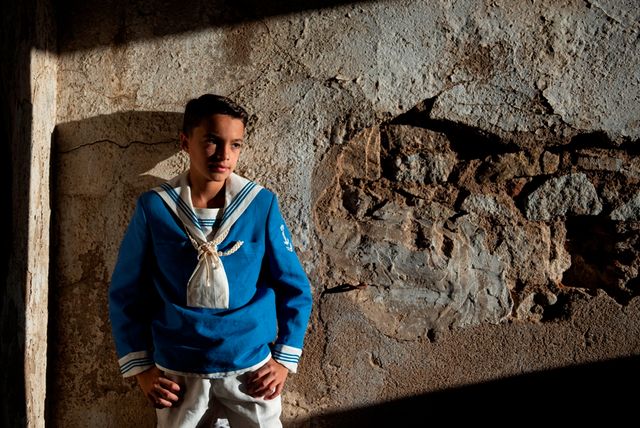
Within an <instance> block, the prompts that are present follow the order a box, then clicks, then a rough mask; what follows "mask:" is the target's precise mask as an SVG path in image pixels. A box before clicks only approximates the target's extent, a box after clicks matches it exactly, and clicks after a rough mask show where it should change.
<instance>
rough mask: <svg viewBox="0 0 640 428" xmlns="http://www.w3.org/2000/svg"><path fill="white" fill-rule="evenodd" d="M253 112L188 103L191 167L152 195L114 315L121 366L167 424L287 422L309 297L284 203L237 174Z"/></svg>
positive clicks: (118, 279) (146, 198)
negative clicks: (283, 397)
mask: <svg viewBox="0 0 640 428" xmlns="http://www.w3.org/2000/svg"><path fill="white" fill-rule="evenodd" d="M247 118H248V116H247V113H246V111H245V110H244V109H243V108H242V107H241V106H239V105H237V104H236V103H234V102H233V101H231V100H229V99H228V98H225V97H221V96H218V95H212V94H205V95H203V96H201V97H199V98H197V99H193V100H191V101H189V102H188V103H187V105H186V107H185V113H184V122H183V130H182V132H181V134H180V142H181V148H182V149H183V150H185V151H186V152H187V153H188V154H189V160H190V165H189V169H188V170H187V171H186V172H184V173H182V174H180V175H178V176H177V177H174V178H173V179H171V180H170V181H168V182H166V183H164V184H163V185H161V186H160V187H158V188H156V189H153V190H150V191H148V192H145V193H143V194H142V195H141V196H140V197H139V198H138V201H137V204H136V209H135V212H134V214H133V217H132V219H131V222H130V224H129V227H128V228H127V231H126V234H125V236H124V238H123V241H122V244H121V247H120V252H119V255H118V261H117V263H116V266H115V269H114V272H113V275H112V280H111V285H110V290H109V312H110V318H111V325H112V331H113V336H114V339H115V344H116V350H117V353H118V358H119V364H120V371H121V373H122V375H123V376H124V377H129V376H136V378H137V381H138V384H139V385H140V388H141V389H142V391H143V392H144V394H145V395H146V397H147V398H148V399H149V401H150V402H151V403H152V404H153V405H154V406H155V407H156V409H157V410H156V414H157V419H158V426H159V427H195V426H198V427H201V426H218V424H221V423H226V421H228V423H229V424H230V425H231V426H232V427H257V426H260V427H280V426H282V425H281V422H280V413H281V401H280V393H281V392H282V389H283V386H284V383H285V380H286V378H287V375H288V373H289V371H291V372H294V373H295V372H296V369H297V364H298V360H299V358H300V355H301V353H302V345H303V339H304V335H305V332H306V327H307V323H308V321H309V316H310V311H311V290H310V285H309V282H308V279H307V276H306V275H305V273H304V271H303V269H302V266H301V264H300V262H299V260H298V258H297V256H296V253H295V251H294V248H293V245H292V243H291V236H290V234H289V231H288V229H287V227H286V225H285V222H284V220H283V219H282V216H281V214H280V210H279V206H278V201H277V199H276V196H275V195H274V194H273V193H272V192H270V191H268V190H267V189H264V188H262V187H261V186H259V185H258V184H256V183H254V182H251V181H249V180H247V179H245V178H243V177H240V176H239V175H237V174H235V173H234V172H233V171H234V168H235V166H236V163H237V161H238V157H239V155H240V152H241V149H242V146H243V144H244V131H245V126H246V123H247Z"/></svg>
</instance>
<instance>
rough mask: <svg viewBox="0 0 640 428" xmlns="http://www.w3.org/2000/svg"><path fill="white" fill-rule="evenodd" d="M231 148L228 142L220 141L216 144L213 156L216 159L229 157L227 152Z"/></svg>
mask: <svg viewBox="0 0 640 428" xmlns="http://www.w3.org/2000/svg"><path fill="white" fill-rule="evenodd" d="M230 151H231V149H230V147H229V145H228V144H225V143H220V144H217V145H216V152H215V156H216V157H217V158H218V159H229V153H230Z"/></svg>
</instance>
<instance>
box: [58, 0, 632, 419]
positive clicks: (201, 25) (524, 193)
mask: <svg viewBox="0 0 640 428" xmlns="http://www.w3.org/2000/svg"><path fill="white" fill-rule="evenodd" d="M112 3H113V4H107V5H105V6H102V7H104V10H102V9H100V7H97V8H95V9H90V8H88V9H86V10H85V9H82V8H81V9H80V10H79V11H78V12H77V15H74V14H71V15H69V16H68V17H67V18H66V21H65V25H64V26H63V27H62V28H63V30H62V31H61V34H60V40H59V42H60V50H61V54H60V57H59V62H58V81H57V85H58V120H57V122H58V128H57V129H58V133H57V139H56V145H55V153H56V162H55V167H56V186H55V201H56V203H55V213H56V224H55V229H54V236H55V237H56V257H55V259H54V262H55V266H56V274H55V278H54V287H55V288H54V290H55V296H56V297H55V301H56V304H55V305H54V306H55V311H56V316H55V319H56V325H55V329H54V331H55V333H54V335H55V337H56V340H57V344H58V347H57V349H56V352H55V356H54V359H53V361H52V362H51V363H52V364H54V365H55V367H56V370H55V373H56V379H55V380H54V382H53V383H52V385H51V386H50V387H51V388H52V390H53V391H55V392H56V394H57V397H58V398H55V399H54V401H53V404H52V414H51V424H52V426H64V427H75V426H152V425H153V415H152V411H151V409H149V408H146V409H147V411H146V412H139V410H138V409H139V408H141V407H142V408H144V401H143V399H142V397H141V396H140V394H139V392H138V391H137V390H136V388H135V386H134V385H132V384H131V383H129V382H125V381H122V380H121V379H120V378H119V375H118V371H117V367H116V357H115V352H114V349H113V344H112V340H111V336H110V331H109V325H108V317H107V307H106V293H107V288H108V283H109V277H110V272H111V269H112V268H113V265H114V262H115V257H116V252H117V247H118V245H119V241H120V239H121V237H122V234H123V231H124V228H125V227H126V224H127V221H128V218H129V215H130V214H131V211H132V209H133V204H134V201H135V196H136V195H137V194H138V193H139V192H141V191H142V190H145V189H147V188H149V187H151V186H153V185H154V184H156V183H159V182H160V181H161V180H162V179H164V178H168V177H170V176H172V175H173V174H175V173H177V172H180V171H181V170H182V169H183V168H184V167H185V159H184V157H183V156H181V155H180V154H178V153H177V147H176V137H177V131H178V129H179V126H180V114H179V113H180V112H181V111H182V108H183V106H184V104H185V102H186V101H187V100H188V99H190V98H192V97H195V96H198V95H200V94H202V93H205V92H214V93H220V94H224V95H228V96H231V97H232V98H234V99H236V100H238V101H239V102H241V103H243V104H244V105H245V106H246V107H247V109H248V110H249V111H250V112H251V113H252V119H251V129H250V135H249V140H248V145H247V148H246V151H245V152H244V154H243V157H242V158H241V165H240V167H239V172H240V173H241V174H243V175H245V176H248V177H250V178H252V179H255V180H256V181H258V182H260V183H261V184H263V185H265V186H266V187H269V188H271V189H272V190H274V191H275V192H277V193H278V195H279V196H280V199H281V201H282V204H283V212H284V215H285V218H286V219H287V220H288V222H289V223H290V225H291V228H292V231H293V233H294V236H295V241H296V242H295V243H296V244H297V250H298V252H299V254H300V256H301V258H302V259H303V261H304V264H305V266H306V268H307V270H308V272H309V274H310V277H311V279H312V282H313V285H314V293H315V299H316V300H315V302H316V305H315V307H314V313H313V320H312V324H311V326H310V329H309V337H308V344H307V347H306V349H305V354H304V358H303V363H302V366H301V373H300V374H299V375H297V376H294V377H292V379H291V380H290V381H289V384H288V389H287V391H286V394H285V396H284V399H285V415H284V416H285V419H286V420H287V422H289V424H290V425H295V423H298V424H300V425H305V424H311V425H315V426H321V425H322V424H323V423H326V424H328V426H336V425H339V423H338V421H337V420H332V419H331V418H330V416H329V414H331V413H333V412H336V411H342V410H345V409H351V408H354V407H360V406H371V405H376V404H379V403H382V402H385V401H388V400H392V399H395V398H400V397H406V396H410V395H419V394H424V393H430V392H434V391H438V390H442V389H446V388H453V387H460V386H463V385H469V384H474V383H479V382H485V381H489V380H494V379H499V378H508V377H513V376H518V375H522V374H524V373H532V372H537V371H544V370H549V369H555V368H561V367H566V366H570V365H576V364H588V363H593V362H596V361H606V360H613V359H616V358H622V357H637V356H638V355H640V339H639V338H640V335H639V328H640V322H639V321H638V320H639V319H640V318H639V317H638V316H639V315H640V308H639V307H638V298H637V295H638V283H639V280H638V269H639V268H640V266H639V264H638V253H639V251H640V243H639V241H638V230H639V229H640V196H639V195H640V151H639V150H638V147H639V146H638V139H639V138H640V122H639V121H638V118H639V117H640V107H639V105H640V103H639V101H640V71H639V70H640V55H639V54H640V38H639V37H638V36H639V33H640V26H639V24H638V19H639V17H640V15H639V12H638V9H637V8H636V7H634V4H633V3H634V2H632V1H623V0H620V1H589V2H584V1H564V2H554V1H539V2H531V4H530V3H526V5H525V3H523V2H515V1H491V2H489V1H487V2H483V3H480V2H476V1H471V0H469V1H459V2H448V1H442V2H421V1H379V2H354V3H352V4H346V5H343V6H340V7H337V6H336V7H332V8H318V9H309V10H305V11H300V10H297V11H295V12H292V13H290V14H278V15H268V14H265V15H264V16H260V14H259V13H255V14H252V17H253V19H250V20H241V19H236V18H237V17H238V16H242V14H243V12H242V10H240V9H236V8H234V7H232V6H222V5H221V6H220V7H219V8H207V7H205V6H204V3H203V4H202V5H203V6H202V7H200V6H194V7H193V8H190V9H189V10H181V11H179V12H177V13H173V14H172V15H171V16H170V18H171V19H169V18H168V17H167V15H166V12H167V11H166V10H165V9H163V7H164V6H163V4H164V3H162V4H160V3H158V4H156V3H155V2H151V1H149V2H137V3H135V5H133V6H131V7H128V8H124V7H122V8H118V7H116V6H118V5H119V3H118V2H115V1H114V2H112ZM174 12H175V11H174ZM234 17H236V18H234ZM80 18H82V19H80ZM171 22H175V23H176V26H177V27H178V28H183V29H187V28H188V26H189V24H188V23H192V24H193V28H194V29H195V30H194V31H191V32H181V33H179V34H174V35H172V34H167V33H166V31H162V30H161V29H162V28H164V27H163V25H164V24H168V23H171ZM88 41H89V42H88ZM90 41H94V42H93V43H91V42H90ZM309 420H311V422H308V421H309ZM365 420H366V418H365V419H360V422H365ZM87 421H89V422H87ZM305 421H307V422H305ZM352 423H353V422H352ZM351 426H353V425H351Z"/></svg>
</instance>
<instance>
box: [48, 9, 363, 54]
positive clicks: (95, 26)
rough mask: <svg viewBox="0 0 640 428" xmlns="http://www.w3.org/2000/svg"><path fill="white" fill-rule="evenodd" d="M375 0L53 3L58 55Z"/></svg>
mask: <svg viewBox="0 0 640 428" xmlns="http://www.w3.org/2000/svg"><path fill="white" fill-rule="evenodd" d="M373 1H375V0H305V1H299V0H279V1H268V0H267V1H265V0H232V1H230V0H213V1H211V0H209V1H206V0H198V1H195V2H189V3H188V6H187V7H185V3H184V1H176V0H169V1H166V0H146V1H137V2H131V1H125V0H107V1H92V0H57V1H55V7H56V11H57V16H56V19H57V22H58V28H59V33H60V34H59V43H58V45H59V48H60V51H61V53H64V52H69V51H74V50H81V49H91V48H94V47H97V46H107V45H122V44H126V43H128V42H132V41H136V40H143V39H153V38H157V37H162V36H167V35H171V34H179V33H184V32H188V31H194V30H201V29H205V28H216V27H218V28H219V27H222V26H226V25H232V24H238V23H242V22H250V21H256V20H259V19H263V18H267V17H270V16H278V15H286V14H291V13H298V12H303V11H305V10H319V9H326V8H332V7H337V6H341V5H348V4H358V3H371V2H373Z"/></svg>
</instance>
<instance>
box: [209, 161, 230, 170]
mask: <svg viewBox="0 0 640 428" xmlns="http://www.w3.org/2000/svg"><path fill="white" fill-rule="evenodd" d="M208 168H209V171H214V172H224V171H227V170H228V169H229V167H228V166H224V165H220V164H215V163H210V164H209V166H208Z"/></svg>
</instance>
